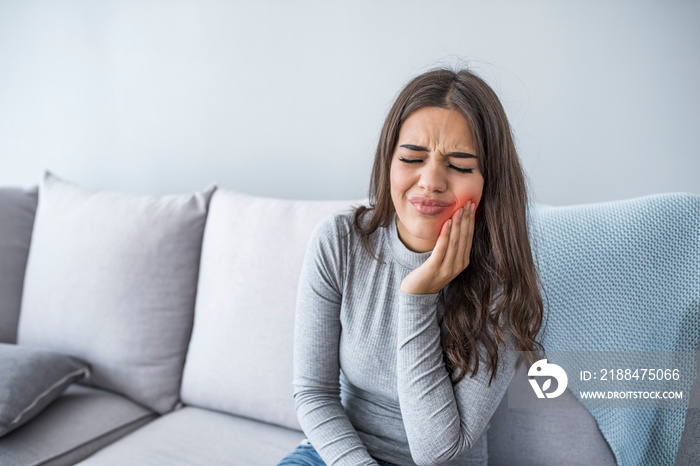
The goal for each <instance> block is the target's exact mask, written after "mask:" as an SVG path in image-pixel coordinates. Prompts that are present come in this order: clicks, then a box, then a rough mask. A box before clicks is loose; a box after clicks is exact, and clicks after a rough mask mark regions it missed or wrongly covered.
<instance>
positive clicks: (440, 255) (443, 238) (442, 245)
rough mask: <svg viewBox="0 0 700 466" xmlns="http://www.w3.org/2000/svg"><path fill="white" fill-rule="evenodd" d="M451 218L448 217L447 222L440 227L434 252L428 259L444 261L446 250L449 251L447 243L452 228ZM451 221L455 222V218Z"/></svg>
mask: <svg viewBox="0 0 700 466" xmlns="http://www.w3.org/2000/svg"><path fill="white" fill-rule="evenodd" d="M450 220H452V219H448V220H447V221H446V222H445V223H443V224H442V228H440V234H439V235H438V239H437V241H436V242H435V247H434V248H433V252H432V253H431V254H430V257H429V258H428V260H434V261H435V263H436V264H440V263H441V262H442V261H443V259H444V257H445V252H446V251H447V244H448V241H449V239H450V230H451V228H450ZM451 223H454V220H453V221H452V222H451Z"/></svg>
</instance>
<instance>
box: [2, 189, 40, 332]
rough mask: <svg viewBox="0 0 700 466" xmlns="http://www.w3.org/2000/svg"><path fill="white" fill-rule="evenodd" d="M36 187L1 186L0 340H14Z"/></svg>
mask: <svg viewBox="0 0 700 466" xmlns="http://www.w3.org/2000/svg"><path fill="white" fill-rule="evenodd" d="M37 197H38V188H37V187H33V188H30V189H19V188H0V343H15V342H16V341H17V322H18V320H19V310H20V303H21V301H22V286H23V284H24V272H25V269H26V266H27V256H28V255H29V245H30V243H31V239H32V227H33V226H34V214H35V213H36V205H37Z"/></svg>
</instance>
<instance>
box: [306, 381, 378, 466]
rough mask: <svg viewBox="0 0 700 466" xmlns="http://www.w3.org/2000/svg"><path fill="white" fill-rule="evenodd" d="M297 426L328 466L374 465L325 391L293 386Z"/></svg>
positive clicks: (336, 402) (334, 399) (335, 400)
mask: <svg viewBox="0 0 700 466" xmlns="http://www.w3.org/2000/svg"><path fill="white" fill-rule="evenodd" d="M294 399H295V403H296V409H297V414H298V416H299V422H300V423H301V427H302V429H303V430H304V433H305V434H306V436H307V438H308V439H309V441H310V442H311V444H312V445H313V446H314V448H315V449H316V451H318V453H319V454H320V455H321V457H322V458H323V460H324V461H325V462H326V464H327V465H328V466H331V465H337V466H344V465H348V466H349V465H363V466H364V465H367V466H370V465H374V466H376V464H377V462H376V461H375V460H374V459H372V457H371V456H370V455H369V453H368V452H367V448H365V446H364V444H363V443H362V441H361V440H360V438H359V436H358V435H357V432H356V430H355V428H354V427H353V425H352V424H351V423H350V420H349V419H348V417H347V415H346V414H345V411H344V409H343V407H342V405H341V403H340V397H339V396H338V395H333V394H332V392H330V391H329V390H324V389H318V388H311V387H301V386H295V395H294Z"/></svg>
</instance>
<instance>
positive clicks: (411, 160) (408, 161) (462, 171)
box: [399, 157, 474, 173]
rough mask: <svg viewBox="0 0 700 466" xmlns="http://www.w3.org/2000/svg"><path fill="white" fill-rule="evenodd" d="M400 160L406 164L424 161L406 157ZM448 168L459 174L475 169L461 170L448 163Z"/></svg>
mask: <svg viewBox="0 0 700 466" xmlns="http://www.w3.org/2000/svg"><path fill="white" fill-rule="evenodd" d="M399 160H401V161H402V162H404V163H420V162H422V161H423V160H422V159H407V158H405V157H399ZM447 167H448V168H451V169H453V170H456V171H458V172H460V173H472V172H473V171H474V169H473V168H461V167H456V166H454V165H452V164H451V163H448V164H447Z"/></svg>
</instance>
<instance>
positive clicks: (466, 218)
mask: <svg viewBox="0 0 700 466" xmlns="http://www.w3.org/2000/svg"><path fill="white" fill-rule="evenodd" d="M469 206H470V203H469V202H467V203H466V204H465V205H464V207H463V209H464V212H462V215H461V218H460V219H459V223H460V225H461V227H460V229H459V232H460V235H459V243H458V244H459V247H458V248H457V251H456V253H455V257H456V260H455V264H454V267H455V268H454V271H453V273H454V274H455V275H457V274H459V273H460V272H461V271H462V270H464V269H465V268H466V267H467V263H468V262H465V252H466V253H467V254H468V243H469V238H468V235H469V222H470V212H471V211H470V208H469ZM466 257H467V261H468V259H469V257H468V255H467V256H466Z"/></svg>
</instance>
